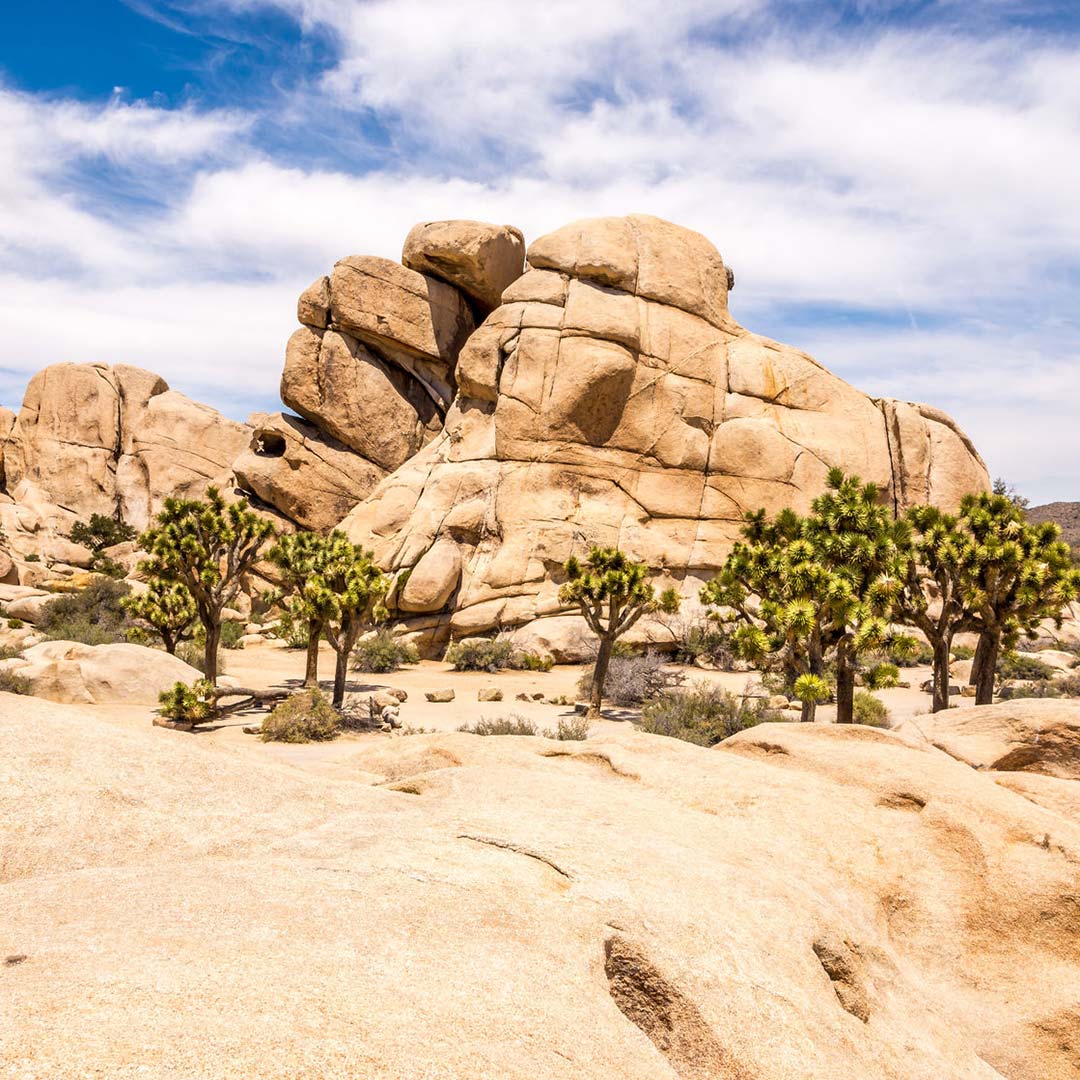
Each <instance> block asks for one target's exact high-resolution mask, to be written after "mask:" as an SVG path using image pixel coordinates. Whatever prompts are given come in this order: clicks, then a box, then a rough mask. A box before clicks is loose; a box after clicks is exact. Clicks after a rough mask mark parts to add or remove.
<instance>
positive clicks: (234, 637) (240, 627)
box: [221, 619, 244, 649]
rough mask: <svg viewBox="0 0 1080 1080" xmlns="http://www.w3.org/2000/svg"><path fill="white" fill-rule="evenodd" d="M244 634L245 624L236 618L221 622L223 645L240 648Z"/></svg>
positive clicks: (227, 647)
mask: <svg viewBox="0 0 1080 1080" xmlns="http://www.w3.org/2000/svg"><path fill="white" fill-rule="evenodd" d="M243 636H244V624H243V623H241V622H237V621H236V620H235V619H227V620H226V621H225V622H223V623H222V624H221V647H222V648H223V649H239V648H240V639H241V638H242V637H243Z"/></svg>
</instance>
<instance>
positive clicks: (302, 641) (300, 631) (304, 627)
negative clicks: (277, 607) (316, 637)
mask: <svg viewBox="0 0 1080 1080" xmlns="http://www.w3.org/2000/svg"><path fill="white" fill-rule="evenodd" d="M274 633H275V634H277V636H278V637H279V638H281V640H282V641H284V642H285V645H286V647H287V648H290V649H306V648H307V647H308V638H309V636H310V632H309V630H308V624H307V620H305V619H297V618H295V617H294V616H293V615H292V613H291V612H290V611H288V610H287V609H286V610H285V611H283V612H282V613H281V618H279V619H278V624H277V628H276V629H275V630H274Z"/></svg>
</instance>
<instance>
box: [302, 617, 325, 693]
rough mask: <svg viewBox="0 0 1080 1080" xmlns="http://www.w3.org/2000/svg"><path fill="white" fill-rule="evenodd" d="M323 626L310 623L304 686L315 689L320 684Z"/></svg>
mask: <svg viewBox="0 0 1080 1080" xmlns="http://www.w3.org/2000/svg"><path fill="white" fill-rule="evenodd" d="M321 634H322V627H320V626H318V625H317V624H316V623H310V624H309V625H308V643H307V664H306V666H305V668H304V686H305V688H308V689H313V688H314V687H316V686H318V685H319V638H320V636H321Z"/></svg>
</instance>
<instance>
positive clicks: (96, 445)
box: [0, 215, 988, 647]
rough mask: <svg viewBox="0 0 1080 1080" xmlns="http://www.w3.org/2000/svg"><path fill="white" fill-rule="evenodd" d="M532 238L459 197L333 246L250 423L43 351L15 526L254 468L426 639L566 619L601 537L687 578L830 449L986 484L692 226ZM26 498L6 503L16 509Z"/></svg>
mask: <svg viewBox="0 0 1080 1080" xmlns="http://www.w3.org/2000/svg"><path fill="white" fill-rule="evenodd" d="M523 256H524V240H523V238H522V236H521V233H520V232H519V231H518V230H516V229H514V228H512V227H511V226H500V225H489V224H485V223H482V222H468V221H445V222H424V223H421V224H420V225H417V226H416V227H415V228H414V229H413V230H412V231H411V232H410V233H409V236H408V237H407V239H406V241H405V245H404V249H403V253H402V259H403V262H404V264H405V265H402V264H399V263H394V262H391V261H389V260H387V259H381V258H376V257H373V256H365V255H352V256H349V257H347V258H344V259H342V260H341V261H339V262H338V263H337V264H336V265H335V266H334V267H333V269H332V271H331V273H330V274H329V275H328V276H326V277H321V278H319V279H318V280H316V281H315V282H314V283H313V284H312V285H311V286H310V287H309V288H308V289H306V290H305V291H304V293H303V294H302V295H301V296H300V299H299V302H298V304H297V316H298V318H299V321H300V323H301V326H300V328H299V329H298V330H297V331H296V332H295V333H294V334H293V336H292V337H291V338H290V340H289V342H288V346H287V348H286V358H285V368H284V372H283V374H282V379H281V397H282V400H283V401H284V403H285V404H286V406H288V407H289V408H290V409H292V410H294V411H295V412H296V413H297V414H299V416H300V417H302V418H303V419H302V420H301V419H298V418H297V417H294V416H289V415H287V414H277V415H275V416H273V417H270V416H267V415H264V414H259V415H256V416H254V417H252V418H251V420H250V421H249V423H248V424H247V425H244V424H239V423H236V422H235V421H231V420H227V419H225V418H224V417H222V416H220V415H219V414H218V413H216V412H215V411H214V410H212V409H209V408H207V407H206V406H201V405H197V404H195V403H194V402H191V401H189V400H188V399H187V398H185V397H183V395H180V394H177V393H175V392H173V391H170V390H169V389H168V387H167V386H166V385H165V383H164V382H163V381H162V380H161V379H159V378H158V377H157V376H155V375H152V374H150V373H149V372H146V371H142V370H141V369H138V368H130V367H116V368H108V367H105V366H102V365H83V366H77V365H57V366H55V367H52V368H47V369H46V370H45V371H43V372H40V373H39V374H38V375H37V376H35V378H34V379H33V380H32V381H31V383H30V386H29V388H28V390H27V394H26V400H25V401H24V404H23V408H22V410H21V411H20V413H19V415H18V417H17V419H15V420H14V421H12V420H11V417H10V414H8V415H7V416H5V415H3V414H0V446H2V458H0V463H2V467H3V470H4V474H5V477H6V480H5V483H6V490H7V492H8V494H9V496H10V497H11V498H12V499H13V503H14V504H15V505H16V506H18V507H20V508H21V507H24V506H26V505H29V504H30V503H35V504H36V505H37V507H38V509H37V511H35V512H36V513H37V515H38V517H37V519H36V520H37V521H38V524H36V525H34V527H33V528H30V529H29V530H28V529H27V528H23V533H24V534H28V533H39V534H40V535H41V536H44V535H46V534H48V533H49V531H50V530H53V531H57V532H61V534H62V531H63V524H64V523H65V522H66V524H67V527H70V521H71V520H74V518H75V517H76V516H78V517H86V516H88V515H89V514H90V513H116V512H119V513H121V514H122V515H123V516H124V517H125V518H126V519H127V520H128V521H130V522H131V523H132V524H134V525H136V526H137V527H140V526H142V525H144V524H145V523H146V521H147V519H148V518H149V517H150V516H151V515H152V514H153V513H154V512H155V510H156V509H157V508H158V506H159V505H160V500H161V499H162V498H163V497H164V496H165V495H167V494H179V495H198V494H201V493H202V491H203V490H204V489H205V487H206V485H207V484H208V483H210V482H214V483H217V484H218V485H219V486H222V487H223V488H236V489H237V490H238V491H240V492H242V493H246V494H248V495H249V496H251V497H252V498H253V499H254V500H255V501H256V503H257V504H258V505H261V506H262V507H264V508H266V509H268V510H273V511H274V512H275V513H276V514H278V515H280V519H281V520H282V523H283V525H284V526H285V527H290V526H291V525H297V526H300V527H303V528H316V529H326V528H329V527H331V526H333V525H334V524H335V523H337V522H338V521H341V522H342V525H343V527H344V528H345V529H346V531H347V532H348V533H349V535H350V536H351V537H352V538H353V539H354V540H355V541H357V542H359V543H363V544H364V545H366V546H368V547H371V548H372V549H373V550H374V551H375V554H376V557H377V559H378V560H379V562H380V563H381V564H382V565H383V566H384V567H386V568H387V569H389V570H392V571H394V572H395V573H396V575H397V586H396V588H395V591H394V593H393V595H392V597H391V600H392V602H393V603H394V604H395V606H396V609H397V613H398V614H399V615H400V616H401V620H402V623H401V625H402V626H403V627H404V628H405V629H407V630H410V631H414V632H415V633H416V634H417V635H418V636H419V637H420V638H421V639H426V640H428V641H429V642H430V643H431V644H432V646H433V647H435V646H437V645H439V644H441V643H442V642H444V641H445V640H446V639H447V638H448V637H451V636H453V637H461V636H465V635H468V634H472V633H478V632H485V631H489V630H492V629H496V628H499V629H501V628H507V627H521V626H524V625H525V624H528V623H530V622H531V621H533V620H536V619H538V618H549V619H555V618H557V617H558V615H559V613H560V607H559V603H558V598H557V592H558V585H559V577H560V572H561V570H560V568H561V566H562V564H563V562H564V561H565V560H566V558H567V557H568V556H569V555H570V554H571V553H574V552H582V551H584V550H585V549H587V547H588V546H589V545H591V544H594V543H601V544H618V545H619V546H621V547H622V548H624V549H625V550H626V551H627V552H628V553H629V554H631V555H632V556H633V557H634V558H637V559H643V560H645V561H647V562H648V563H649V564H650V565H651V566H654V567H656V568H658V569H660V570H661V571H663V572H664V574H665V576H666V578H667V579H668V582H669V583H673V584H675V585H676V586H677V587H678V588H679V589H680V591H682V592H683V594H684V595H686V596H688V597H693V596H695V595H696V592H697V588H698V585H699V584H700V582H702V581H703V580H705V579H707V578H708V577H709V576H710V575H711V574H712V573H713V572H714V571H715V570H716V568H717V567H719V566H720V565H721V564H722V562H723V560H724V557H725V556H726V554H727V552H728V550H729V549H730V546H731V544H732V542H733V540H734V539H735V538H736V537H737V535H738V531H739V528H740V525H741V522H742V518H743V514H744V513H745V511H746V510H748V509H753V508H756V507H765V508H766V509H767V510H768V511H770V512H774V511H776V510H779V509H780V508H781V507H784V506H789V505H790V506H793V507H794V508H795V509H797V510H806V509H807V507H808V504H809V502H810V499H811V498H812V497H813V495H814V494H816V493H817V492H818V491H819V490H820V489H821V486H822V483H823V480H824V477H825V474H826V471H827V470H828V468H829V467H830V466H832V465H838V466H840V467H842V468H843V469H845V470H846V471H849V472H855V473H858V474H859V475H860V476H862V477H863V478H864V479H867V480H873V481H875V482H876V483H878V484H879V485H880V486H881V488H882V489H883V492H884V496H885V497H886V498H887V499H888V500H889V501H890V502H891V503H892V505H893V507H894V508H895V509H896V510H897V511H899V510H902V509H903V508H904V507H906V506H908V505H911V504H912V503H915V502H932V503H935V504H938V505H941V506H946V507H953V506H955V505H956V503H958V502H959V499H960V497H961V495H963V494H964V493H965V492H967V491H971V490H975V489H978V488H982V487H985V486H986V484H987V482H988V478H987V474H986V469H985V467H984V466H983V463H982V461H981V460H980V458H979V456H978V454H977V453H976V452H975V449H974V448H973V447H972V445H971V443H970V442H969V441H968V439H967V438H966V437H965V436H964V435H963V433H962V432H961V431H959V429H958V428H957V427H956V425H955V424H954V423H953V422H952V420H950V419H949V417H947V416H945V415H944V414H943V413H941V412H940V411H938V410H936V409H934V408H932V407H930V406H926V405H919V404H914V403H909V402H900V401H891V400H874V399H871V398H869V397H867V396H866V395H865V394H863V393H861V392H859V391H858V390H856V389H854V388H853V387H851V386H849V385H848V384H847V383H845V382H844V381H843V380H841V379H839V378H837V377H836V376H834V375H832V374H830V373H829V372H828V371H826V370H825V369H824V368H823V367H822V366H821V365H820V364H819V363H817V361H815V360H814V359H812V358H811V357H809V356H807V355H806V354H805V353H802V352H800V351H798V350H797V349H794V348H791V347H790V346H786V345H781V344H778V343H777V342H774V341H770V340H768V339H766V338H762V337H760V336H758V335H756V334H753V333H751V332H749V331H747V330H745V329H743V328H742V327H741V326H739V324H738V323H736V322H735V320H734V319H733V318H732V316H731V313H730V311H729V310H728V290H729V287H730V285H731V282H732V280H733V277H732V275H731V273H730V270H729V268H728V267H727V266H725V264H724V262H723V260H722V258H721V257H720V254H719V253H718V252H717V250H716V248H715V247H713V245H712V244H711V243H710V242H709V241H708V240H706V239H705V238H704V237H703V236H700V235H699V234H698V233H695V232H692V231H690V230H688V229H684V228H681V227H679V226H677V225H673V224H670V223H669V222H665V221H661V220H660V219H658V218H653V217H647V216H643V215H634V216H631V217H627V218H597V219H593V220H588V221H580V222H575V223H574V224H571V225H568V226H566V227H564V228H562V229H558V230H556V231H555V232H553V233H551V234H549V235H548V236H543V237H540V238H539V239H538V240H535V241H534V242H533V244H532V245H531V246H530V247H529V249H528V261H527V262H523ZM9 428H10V434H9V435H8V436H7V437H6V439H4V437H3V433H4V432H5V431H6V430H8V429H9ZM47 506H48V507H51V508H52V509H46V507H47ZM20 514H22V515H23V516H25V514H24V512H23V510H22V509H18V510H16V509H13V508H9V507H7V506H4V507H0V518H2V519H3V520H4V522H5V526H6V524H7V522H8V521H9V520H10V521H12V522H14V523H15V524H16V525H18V524H19V522H21V521H22V518H20V517H19V515H20ZM5 515H6V516H5ZM50 515H51V517H50ZM16 518H18V519H19V520H18V521H16ZM47 518H48V519H49V520H48V521H46V519H47ZM53 519H55V520H53ZM22 525H24V526H25V525H26V522H22ZM16 546H17V545H16ZM38 546H39V547H40V546H41V543H38ZM0 571H3V572H5V573H7V574H8V579H12V580H13V579H14V578H17V579H18V580H19V582H20V583H23V584H37V583H38V582H37V581H36V580H30V578H32V577H33V575H32V574H30V573H29V572H28V571H26V570H25V568H24V567H16V568H15V569H14V570H12V571H6V570H5V567H3V566H0ZM0 576H2V574H0ZM537 633H539V634H540V636H547V637H561V636H564V635H562V634H561V631H559V630H558V628H557V627H555V626H553V627H551V628H550V633H549V631H548V630H545V629H543V628H537Z"/></svg>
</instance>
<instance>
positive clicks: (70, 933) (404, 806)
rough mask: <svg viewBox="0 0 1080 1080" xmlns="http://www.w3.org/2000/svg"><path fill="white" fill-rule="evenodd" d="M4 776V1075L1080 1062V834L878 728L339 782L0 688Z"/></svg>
mask: <svg viewBox="0 0 1080 1080" xmlns="http://www.w3.org/2000/svg"><path fill="white" fill-rule="evenodd" d="M45 747H47V748H48V751H47V752H43V748H45ZM304 749H305V748H296V756H294V757H293V758H292V760H293V761H294V762H297V761H300V760H301V758H300V756H299V754H300V753H301V752H303V751H304ZM284 752H285V751H282V753H284ZM322 752H323V751H322V748H315V749H314V750H312V751H311V753H312V757H311V760H312V762H314V761H317V760H318V754H321V753H322ZM0 760H2V761H3V762H4V770H5V773H6V775H7V776H8V777H9V782H8V783H7V784H5V785H3V786H2V787H0V815H2V819H3V820H4V822H5V824H6V826H7V827H6V830H5V835H4V855H5V859H4V863H3V877H4V882H3V885H2V888H3V890H4V905H3V906H4V921H3V933H4V935H5V936H4V949H5V951H6V952H7V953H9V954H13V955H16V954H17V955H20V956H25V957H26V959H25V961H24V962H21V963H19V964H17V965H14V966H10V967H8V968H6V969H2V970H0V978H2V979H3V981H4V994H3V995H2V996H0V1020H2V1030H3V1032H4V1038H3V1040H2V1041H0V1069H3V1070H5V1071H7V1072H10V1073H11V1074H12V1075H13V1076H35V1077H48V1078H49V1080H69V1078H74V1077H80V1078H81V1077H84V1076H85V1075H87V1073H88V1072H95V1071H96V1072H97V1073H99V1074H100V1075H102V1076H110V1077H123V1076H126V1075H130V1076H132V1077H134V1076H136V1075H149V1076H161V1077H165V1076H172V1077H183V1078H185V1080H186V1078H191V1080H194V1078H195V1077H198V1078H199V1080H225V1078H228V1077H252V1076H258V1077H260V1078H262V1080H285V1078H288V1080H295V1078H296V1077H301V1076H303V1077H320V1078H329V1077H339V1078H342V1080H344V1078H347V1077H356V1076H359V1075H363V1076H364V1077H367V1078H371V1080H390V1078H393V1080H421V1078H433V1077H441V1078H446V1080H458V1078H460V1080H465V1078H468V1080H476V1078H478V1077H491V1078H495V1077H498V1078H500V1080H526V1078H527V1080H591V1078H596V1080H600V1078H605V1080H606V1078H609V1077H612V1076H619V1077H624V1078H626V1080H659V1078H669V1080H676V1078H682V1080H686V1078H688V1077H701V1078H712V1080H716V1078H721V1080H731V1078H739V1080H871V1078H873V1080H942V1078H946V1077H947V1078H949V1080H995V1078H996V1080H1000V1078H1002V1077H1007V1078H1008V1080H1071V1078H1072V1077H1074V1076H1075V1075H1076V1070H1077V1068H1078V1064H1080V1063H1078V1056H1077V1055H1078V1050H1077V1046H1076V1041H1075V1038H1074V1035H1075V1032H1076V1030H1077V1026H1076V1025H1077V1018H1078V1005H1080V997H1078V991H1077V987H1078V986H1080V946H1078V939H1077V934H1076V899H1075V898H1076V866H1077V862H1078V860H1080V830H1078V827H1077V825H1076V823H1075V821H1073V820H1070V819H1068V818H1066V817H1063V816H1062V815H1060V814H1059V813H1056V812H1054V811H1051V810H1049V809H1046V808H1044V807H1040V806H1038V805H1036V804H1035V803H1033V802H1032V801H1030V800H1029V799H1027V798H1024V797H1021V796H1020V795H1018V794H1016V793H1015V792H1013V791H1009V790H1006V789H1005V788H1003V787H1001V786H1000V785H999V784H997V783H995V782H994V779H993V778H992V777H990V776H987V775H983V774H980V773H978V772H976V771H974V770H972V769H971V768H969V767H967V766H966V765H963V764H961V763H959V762H957V761H954V760H951V759H950V758H948V757H947V756H946V755H944V754H942V753H940V752H938V751H936V750H933V749H931V748H928V747H923V746H917V745H912V744H910V743H908V742H906V741H905V740H903V739H901V738H898V737H897V736H895V735H892V734H889V733H886V732H880V731H875V730H870V729H865V728H856V727H850V728H837V727H831V726H828V725H798V724H780V725H767V726H765V727H762V728H757V729H753V730H752V731H748V732H746V733H744V735H741V736H739V737H737V738H736V739H735V740H731V741H729V742H728V743H726V744H723V745H722V746H721V747H720V748H718V749H713V750H705V749H701V748H699V747H695V746H690V745H688V744H684V743H679V742H676V741H674V740H667V739H661V738H656V737H650V736H645V735H640V734H635V733H634V732H633V731H630V730H627V729H621V730H619V731H618V732H617V733H615V734H611V735H603V736H599V737H595V738H590V739H588V740H587V741H586V742H584V743H559V742H554V741H549V740H546V739H539V738H527V737H520V736H515V737H507V738H497V737H488V738H478V737H475V736H471V735H467V734H445V735H415V736H410V737H409V738H400V739H394V738H386V737H378V736H372V737H365V738H364V740H363V741H361V742H357V743H356V751H355V754H354V755H353V756H352V757H351V758H350V759H349V764H350V766H351V768H352V769H353V770H354V772H353V775H352V778H351V779H348V780H346V779H345V778H344V776H343V775H342V774H339V775H338V776H335V777H333V778H326V777H324V776H322V775H319V774H318V773H317V772H315V771H308V772H304V771H302V770H300V769H298V768H296V767H295V764H291V763H287V762H286V761H283V760H281V758H280V757H278V756H274V757H271V756H270V751H269V749H268V748H266V747H262V746H261V744H257V743H256V742H255V741H254V740H247V742H246V743H244V742H240V743H239V744H234V745H228V746H226V745H223V744H221V743H215V742H213V741H212V740H207V739H204V738H179V737H178V736H177V735H176V733H174V732H168V731H163V730H161V729H157V728H153V727H152V726H151V725H150V723H149V721H148V720H147V721H144V722H143V723H141V724H139V725H138V726H130V725H129V724H128V723H127V722H124V721H118V720H109V719H107V717H106V716H104V715H102V712H101V711H100V710H91V709H88V708H85V707H84V708H82V709H80V708H77V707H73V706H67V707H60V706H56V705H52V704H49V703H45V702H40V701H34V700H25V699H18V698H12V697H10V696H8V695H0ZM1064 782H1065V781H1062V783H1064ZM193 792H195V793H197V797H193ZM1047 837H1049V843H1047V842H1046V839H1045V838H1047ZM178 898H183V901H184V902H183V905H182V908H180V907H178V904H179V903H180V901H179V899H178Z"/></svg>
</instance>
